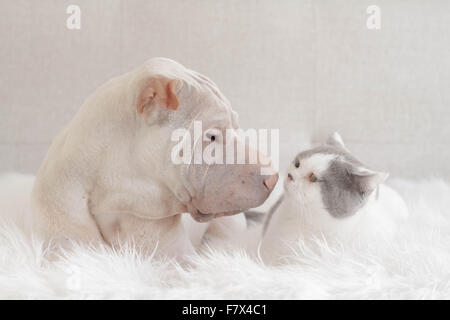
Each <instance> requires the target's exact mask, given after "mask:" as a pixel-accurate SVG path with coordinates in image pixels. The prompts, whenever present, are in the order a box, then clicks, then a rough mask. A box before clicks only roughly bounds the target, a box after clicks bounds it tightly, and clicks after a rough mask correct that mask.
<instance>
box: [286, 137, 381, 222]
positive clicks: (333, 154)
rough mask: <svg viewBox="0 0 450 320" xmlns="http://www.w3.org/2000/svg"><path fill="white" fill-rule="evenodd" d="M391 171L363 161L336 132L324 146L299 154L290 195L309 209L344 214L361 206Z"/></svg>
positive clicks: (290, 176) (289, 172)
mask: <svg viewBox="0 0 450 320" xmlns="http://www.w3.org/2000/svg"><path fill="white" fill-rule="evenodd" d="M388 175H389V174H387V173H384V172H375V171H372V170H370V169H368V168H367V167H366V166H365V165H363V164H362V163H361V162H360V161H359V160H357V159H356V158H355V157H354V156H352V155H351V154H350V153H349V151H348V150H347V149H346V148H345V146H344V142H343V141H342V138H341V137H340V135H339V134H338V133H337V132H335V133H333V134H332V135H331V136H330V137H329V138H328V140H327V142H326V143H325V144H324V145H323V146H320V147H316V148H314V149H310V150H306V151H303V152H301V153H299V154H298V155H297V156H296V157H295V159H294V161H293V162H292V163H291V164H290V165H289V168H288V170H287V174H286V178H285V184H284V187H285V190H286V195H287V196H289V197H291V198H292V197H293V198H294V199H295V201H296V202H297V203H298V205H299V206H300V207H303V208H304V209H305V210H306V211H308V212H316V213H317V214H320V213H322V214H324V215H331V216H332V217H334V218H344V217H348V216H352V215H354V214H355V213H356V212H357V211H358V210H359V209H361V208H362V207H363V206H364V204H366V202H367V200H368V198H369V196H370V195H371V194H372V193H373V192H374V191H375V190H376V189H377V187H378V186H379V184H380V183H383V182H384V181H385V180H386V179H387V177H388Z"/></svg>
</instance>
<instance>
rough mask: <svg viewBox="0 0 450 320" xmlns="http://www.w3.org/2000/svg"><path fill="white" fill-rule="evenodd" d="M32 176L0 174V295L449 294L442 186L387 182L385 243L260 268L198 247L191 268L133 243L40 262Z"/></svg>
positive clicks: (449, 215)
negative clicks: (389, 206)
mask: <svg viewBox="0 0 450 320" xmlns="http://www.w3.org/2000/svg"><path fill="white" fill-rule="evenodd" d="M32 183H33V177H30V176H21V175H17V174H9V175H6V176H3V177H1V178H0V210H1V212H0V214H1V217H2V220H1V221H2V222H1V224H0V298H2V299H10V298H16V299H37V298H42V299H54V298H56V299H84V298H94V299H97V298H99V299H102V298H103V299H122V298H124V299H316V298H319V299H384V298H386V299H448V298H450V209H449V208H450V186H449V185H448V184H447V183H445V182H443V181H441V180H429V181H422V182H413V181H409V182H408V181H400V180H397V181H394V183H391V185H393V186H394V187H395V188H396V189H397V190H398V191H400V193H401V194H402V195H403V196H404V197H405V199H406V202H407V203H408V206H409V209H410V218H409V220H408V222H407V223H405V224H404V225H402V226H401V227H400V231H399V233H398V235H397V238H396V239H395V240H394V241H392V242H390V243H382V242H380V241H377V239H374V241H373V243H372V244H371V245H370V246H357V245H355V246H352V247H348V246H347V247H342V246H341V247H337V248H330V247H329V246H327V244H326V243H325V242H322V243H318V244H319V246H320V250H319V251H320V252H317V251H313V250H309V249H308V248H306V247H300V246H299V250H298V253H297V254H293V256H292V259H291V263H290V264H288V265H284V266H268V265H265V264H264V263H262V262H261V261H259V260H258V259H254V258H251V257H250V256H249V255H247V254H246V253H245V252H244V251H243V250H242V249H239V248H238V247H235V248H234V249H228V251H223V250H222V251H221V250H219V249H216V250H213V249H208V248H205V249H204V250H203V251H204V253H202V254H200V255H199V256H196V257H193V262H192V265H191V266H190V267H184V268H183V267H180V266H178V265H176V264H174V263H172V262H170V261H165V262H161V261H152V260H151V259H150V258H143V257H141V256H140V255H139V253H138V252H137V250H134V249H133V248H132V247H124V248H123V250H119V251H113V250H111V249H108V248H104V249H102V250H97V251H94V250H90V249H86V248H77V249H76V250H75V251H74V252H73V253H71V254H68V255H67V256H66V257H65V258H64V259H62V260H59V261H56V262H48V261H45V259H44V258H43V251H44V248H43V246H42V243H40V242H39V240H37V239H35V238H34V237H33V236H32V234H31V232H30V226H29V225H28V224H27V221H28V220H27V214H28V212H29V209H28V202H27V197H28V194H29V192H30V190H31V185H32Z"/></svg>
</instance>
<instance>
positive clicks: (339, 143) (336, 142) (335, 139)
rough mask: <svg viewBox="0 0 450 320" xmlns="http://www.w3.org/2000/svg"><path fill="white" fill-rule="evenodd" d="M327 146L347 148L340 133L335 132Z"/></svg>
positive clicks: (329, 138) (328, 140)
mask: <svg viewBox="0 0 450 320" xmlns="http://www.w3.org/2000/svg"><path fill="white" fill-rule="evenodd" d="M326 144H327V145H329V146H334V147H340V148H344V149H346V148H345V145H344V141H343V140H342V137H341V135H340V134H339V133H337V132H333V133H332V134H331V135H330V136H329V137H328V139H327V141H326Z"/></svg>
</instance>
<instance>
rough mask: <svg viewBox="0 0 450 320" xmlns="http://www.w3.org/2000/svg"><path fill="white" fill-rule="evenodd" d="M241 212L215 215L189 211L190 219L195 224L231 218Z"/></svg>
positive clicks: (196, 210)
mask: <svg viewBox="0 0 450 320" xmlns="http://www.w3.org/2000/svg"><path fill="white" fill-rule="evenodd" d="M240 212H242V211H241V210H235V211H229V212H217V213H203V212H201V211H200V210H198V209H196V208H192V209H191V210H189V213H190V215H191V217H192V218H193V219H194V220H195V221H197V222H209V221H211V220H212V219H214V218H220V217H225V216H231V215H235V214H238V213H240Z"/></svg>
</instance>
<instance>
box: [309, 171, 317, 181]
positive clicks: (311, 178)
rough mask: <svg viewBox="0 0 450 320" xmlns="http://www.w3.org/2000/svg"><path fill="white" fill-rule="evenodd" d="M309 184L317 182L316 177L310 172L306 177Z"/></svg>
mask: <svg viewBox="0 0 450 320" xmlns="http://www.w3.org/2000/svg"><path fill="white" fill-rule="evenodd" d="M308 178H309V181H310V182H317V177H316V175H315V174H314V173H312V172H311V174H310V175H309V176H308Z"/></svg>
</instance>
